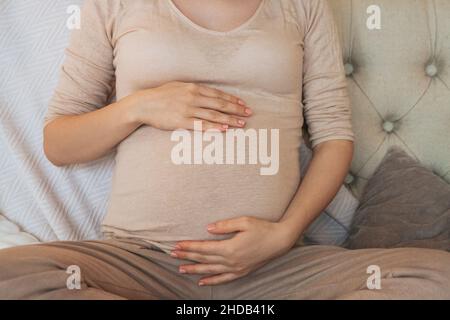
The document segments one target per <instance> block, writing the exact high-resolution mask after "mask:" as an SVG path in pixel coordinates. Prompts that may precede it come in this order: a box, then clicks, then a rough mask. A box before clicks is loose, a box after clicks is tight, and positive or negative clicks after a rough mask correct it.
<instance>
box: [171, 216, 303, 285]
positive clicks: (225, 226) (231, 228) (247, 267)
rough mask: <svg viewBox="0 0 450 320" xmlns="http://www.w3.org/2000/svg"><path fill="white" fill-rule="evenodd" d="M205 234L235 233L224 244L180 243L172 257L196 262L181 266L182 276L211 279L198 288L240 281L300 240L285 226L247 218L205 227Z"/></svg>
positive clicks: (216, 241)
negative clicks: (190, 275)
mask: <svg viewBox="0 0 450 320" xmlns="http://www.w3.org/2000/svg"><path fill="white" fill-rule="evenodd" d="M208 231H209V232H210V233H213V234H229V233H234V232H237V233H236V234H235V235H234V236H233V237H232V238H230V239H227V240H201V241H190V240H188V241H180V242H178V243H177V246H176V247H175V250H173V251H172V254H171V255H172V256H173V257H175V258H179V259H187V260H192V261H195V262H197V263H195V264H185V265H181V266H180V269H179V271H180V272H181V273H186V274H209V275H210V276H206V277H203V278H201V279H200V281H199V285H217V284H222V283H225V282H229V281H232V280H235V279H238V278H241V277H243V276H245V275H247V274H249V273H250V272H252V271H254V270H256V269H258V268H260V267H261V266H263V265H264V264H266V263H267V262H269V261H270V260H272V259H273V258H275V257H277V256H281V255H283V254H284V253H286V252H287V251H289V249H290V248H291V247H292V246H293V245H294V244H295V242H296V240H297V238H298V236H299V234H298V233H297V232H295V231H293V230H291V228H289V225H288V224H286V222H284V223H281V222H270V221H266V220H262V219H259V218H255V217H247V216H246V217H240V218H235V219H230V220H223V221H219V222H216V223H214V224H211V225H209V226H208Z"/></svg>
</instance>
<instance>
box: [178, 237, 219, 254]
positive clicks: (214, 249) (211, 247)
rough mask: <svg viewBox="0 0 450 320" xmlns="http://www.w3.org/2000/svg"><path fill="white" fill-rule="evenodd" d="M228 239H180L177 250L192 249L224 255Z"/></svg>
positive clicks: (203, 252) (192, 250)
mask: <svg viewBox="0 0 450 320" xmlns="http://www.w3.org/2000/svg"><path fill="white" fill-rule="evenodd" d="M224 241H226V240H211V241H209V240H197V241H189V240H186V241H180V242H178V243H177V245H176V246H175V250H176V251H178V250H179V251H190V252H197V253H202V254H206V255H222V254H223V253H225V251H226V249H225V244H224Z"/></svg>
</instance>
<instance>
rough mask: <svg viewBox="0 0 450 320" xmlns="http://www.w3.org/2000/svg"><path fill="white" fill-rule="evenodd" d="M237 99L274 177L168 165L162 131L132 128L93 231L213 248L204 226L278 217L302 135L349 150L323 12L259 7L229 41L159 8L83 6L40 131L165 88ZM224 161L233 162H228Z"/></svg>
mask: <svg viewBox="0 0 450 320" xmlns="http://www.w3.org/2000/svg"><path fill="white" fill-rule="evenodd" d="M174 80H177V81H185V82H195V83H201V84H204V85H208V86H211V87H215V88H218V89H222V90H224V91H226V92H229V93H231V94H235V95H237V96H239V97H241V98H243V99H244V100H245V101H246V102H247V103H248V105H249V106H250V107H251V108H252V109H253V111H254V115H253V116H252V117H251V118H250V119H249V121H248V124H247V127H246V128H247V129H250V128H251V129H269V130H270V129H278V130H279V134H280V146H279V152H280V162H279V168H280V169H279V172H278V173H277V174H275V175H271V176H262V175H260V171H259V169H260V166H258V165H175V164H174V163H173V162H172V160H171V157H170V156H171V150H172V148H173V147H174V146H175V144H176V143H177V142H173V141H171V139H170V138H171V133H172V132H169V131H162V130H158V129H155V128H152V127H149V126H143V127H141V128H139V129H138V130H137V131H136V132H134V133H133V134H132V135H130V136H129V137H128V138H127V139H125V140H124V141H123V142H122V143H121V144H120V145H119V146H118V148H117V155H116V158H115V160H116V166H115V171H114V177H113V185H112V192H111V196H110V203H109V209H108V212H107V215H106V218H105V220H104V222H103V231H104V233H105V234H107V235H109V234H111V233H114V234H115V235H116V236H129V237H138V238H142V239H147V240H149V241H158V242H164V243H168V244H173V241H179V240H185V239H221V238H224V237H227V236H213V235H211V234H209V233H208V232H207V231H206V226H207V224H208V223H212V222H215V221H217V220H222V219H228V218H233V217H238V216H243V215H252V216H256V217H260V218H263V219H267V220H270V221H277V220H279V219H280V218H281V217H282V215H283V214H284V212H285V210H286V208H287V206H288V205H289V203H290V201H291V199H292V197H293V195H294V194H295V192H296V190H297V187H298V184H299V181H300V173H299V167H300V165H299V146H300V143H301V135H302V130H301V128H302V126H303V124H304V122H306V124H307V125H308V130H309V134H310V141H311V144H312V146H313V147H315V146H317V145H318V144H319V143H321V142H324V141H328V140H334V139H345V140H352V141H353V140H354V134H353V131H352V127H351V108H350V103H349V96H348V92H347V87H346V85H347V84H346V79H345V73H344V68H343V64H342V55H341V49H340V45H339V39H338V34H337V29H336V26H335V23H334V20H333V17H332V12H331V10H330V7H329V5H328V3H327V2H326V1H324V0H321V1H311V0H305V1H293V0H283V1H278V0H276V1H275V0H263V1H262V2H261V5H260V7H259V8H258V10H257V11H256V12H255V14H254V15H253V16H252V17H251V18H250V19H249V20H248V21H247V22H246V23H244V24H243V25H242V26H241V27H239V28H236V29H234V30H232V31H230V32H216V31H211V30H208V29H205V28H202V27H200V26H198V25H196V24H194V23H193V22H192V21H190V20H189V19H188V18H187V17H186V16H184V15H183V14H182V13H181V11H179V10H178V9H177V7H176V6H175V5H174V4H173V3H172V2H170V1H166V0H157V1H144V0H129V1H127V0H121V1H118V0H108V1H94V0H88V1H86V2H85V4H84V6H83V9H82V26H81V29H80V30H77V31H75V32H74V33H73V35H72V38H71V41H70V45H69V47H68V49H67V58H66V60H65V62H64V65H63V69H62V73H61V79H60V82H59V84H58V87H57V89H56V92H55V95H54V97H53V99H52V101H51V103H50V106H49V111H48V114H47V116H46V121H45V123H46V124H47V123H49V121H51V120H53V119H55V118H57V117H59V116H63V115H73V114H81V113H85V112H90V111H94V110H96V109H98V108H101V107H103V106H105V105H106V104H107V102H108V100H109V99H110V98H111V97H112V96H114V93H115V95H116V97H117V99H121V98H123V97H125V96H127V95H130V94H132V93H133V92H135V91H137V90H140V89H145V88H152V87H156V86H159V85H161V84H163V83H166V82H168V81H174ZM235 163H236V161H235Z"/></svg>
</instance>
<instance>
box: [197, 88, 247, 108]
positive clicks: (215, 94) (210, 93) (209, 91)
mask: <svg viewBox="0 0 450 320" xmlns="http://www.w3.org/2000/svg"><path fill="white" fill-rule="evenodd" d="M198 90H199V93H200V94H201V95H203V96H205V97H210V98H219V99H222V100H225V101H228V102H231V103H234V104H238V105H241V106H245V102H244V101H243V100H242V99H240V98H238V97H236V96H233V95H231V94H228V93H226V92H223V91H221V90H218V89H216V88H210V87H207V86H202V85H198Z"/></svg>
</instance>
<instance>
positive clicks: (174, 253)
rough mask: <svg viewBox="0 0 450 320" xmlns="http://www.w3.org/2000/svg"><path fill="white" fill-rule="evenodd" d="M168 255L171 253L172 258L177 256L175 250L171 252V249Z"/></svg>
mask: <svg viewBox="0 0 450 320" xmlns="http://www.w3.org/2000/svg"><path fill="white" fill-rule="evenodd" d="M170 255H171V256H172V257H174V258H177V257H178V255H177V253H176V252H173V251H172V252H171V253H170Z"/></svg>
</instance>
